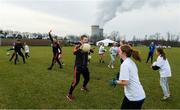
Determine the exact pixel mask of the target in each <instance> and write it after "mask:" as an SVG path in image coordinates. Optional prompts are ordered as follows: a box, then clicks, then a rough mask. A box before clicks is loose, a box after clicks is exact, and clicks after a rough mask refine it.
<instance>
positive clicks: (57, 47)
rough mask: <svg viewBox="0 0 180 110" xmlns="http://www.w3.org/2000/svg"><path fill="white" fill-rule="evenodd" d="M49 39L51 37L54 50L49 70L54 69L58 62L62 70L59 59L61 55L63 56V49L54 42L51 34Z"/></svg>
mask: <svg viewBox="0 0 180 110" xmlns="http://www.w3.org/2000/svg"><path fill="white" fill-rule="evenodd" d="M49 37H50V40H51V42H52V50H53V59H52V64H51V66H50V67H49V69H52V67H53V66H54V64H55V63H56V62H57V63H58V64H59V66H60V68H62V64H61V62H60V61H59V58H58V56H59V54H61V52H62V49H61V47H60V45H59V44H58V43H57V42H54V41H53V39H52V36H51V34H50V33H49ZM59 51H60V52H59Z"/></svg>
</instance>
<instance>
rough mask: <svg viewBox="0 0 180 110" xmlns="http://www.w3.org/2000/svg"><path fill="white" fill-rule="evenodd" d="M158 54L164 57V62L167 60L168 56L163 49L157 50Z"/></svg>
mask: <svg viewBox="0 0 180 110" xmlns="http://www.w3.org/2000/svg"><path fill="white" fill-rule="evenodd" d="M157 52H159V54H160V55H161V57H163V59H164V60H166V54H165V52H164V50H163V49H162V48H157Z"/></svg>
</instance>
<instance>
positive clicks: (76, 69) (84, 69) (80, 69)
mask: <svg viewBox="0 0 180 110" xmlns="http://www.w3.org/2000/svg"><path fill="white" fill-rule="evenodd" d="M81 74H82V75H83V77H84V82H83V87H86V86H87V84H88V82H89V79H90V76H89V69H88V67H78V66H74V80H73V82H72V84H71V87H70V90H69V94H71V95H72V93H73V90H74V89H75V87H76V86H77V85H78V83H79V81H80V75H81Z"/></svg>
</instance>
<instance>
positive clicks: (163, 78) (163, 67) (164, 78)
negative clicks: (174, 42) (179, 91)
mask: <svg viewBox="0 0 180 110" xmlns="http://www.w3.org/2000/svg"><path fill="white" fill-rule="evenodd" d="M156 54H157V55H158V58H157V60H156V61H155V62H154V63H153V64H152V69H153V70H159V73H160V86H161V88H162V91H163V94H164V96H163V98H162V99H161V100H166V99H168V98H169V97H170V90H169V84H168V79H169V77H171V68H170V65H169V62H168V59H167V58H166V54H165V52H164V50H163V49H162V48H158V49H157V50H156Z"/></svg>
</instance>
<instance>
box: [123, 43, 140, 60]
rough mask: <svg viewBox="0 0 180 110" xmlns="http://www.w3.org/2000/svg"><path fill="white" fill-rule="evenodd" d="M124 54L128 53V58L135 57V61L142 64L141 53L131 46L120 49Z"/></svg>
mask: <svg viewBox="0 0 180 110" xmlns="http://www.w3.org/2000/svg"><path fill="white" fill-rule="evenodd" d="M120 48H121V50H122V52H124V53H126V56H127V57H131V56H132V57H133V58H134V59H135V60H137V61H139V62H141V57H140V54H139V51H137V50H134V49H132V48H131V47H130V46H129V45H123V46H121V47H120Z"/></svg>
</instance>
